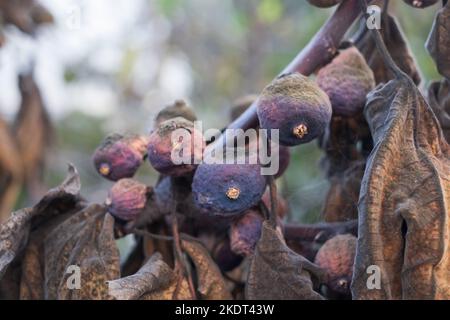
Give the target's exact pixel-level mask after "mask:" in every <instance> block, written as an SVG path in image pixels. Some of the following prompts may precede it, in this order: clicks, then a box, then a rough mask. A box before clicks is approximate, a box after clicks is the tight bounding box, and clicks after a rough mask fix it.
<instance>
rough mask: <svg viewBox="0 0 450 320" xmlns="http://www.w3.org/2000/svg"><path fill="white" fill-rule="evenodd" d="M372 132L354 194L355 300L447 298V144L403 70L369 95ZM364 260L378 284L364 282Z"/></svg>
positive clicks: (367, 111) (449, 152)
mask: <svg viewBox="0 0 450 320" xmlns="http://www.w3.org/2000/svg"><path fill="white" fill-rule="evenodd" d="M365 116H366V119H367V121H368V123H369V126H370V129H371V132H372V136H373V139H374V146H375V147H374V149H373V151H372V153H371V155H370V157H369V159H368V162H367V167H366V171H365V174H364V178H363V181H362V186H361V193H360V199H359V229H358V233H359V238H358V245H357V254H356V260H355V272H354V277H353V283H352V294H353V296H354V298H357V299H401V298H403V299H449V298H450V277H449V270H450V249H449V246H448V234H449V232H450V223H449V215H450V207H449V204H450V201H449V200H450V179H449V172H450V148H449V145H448V144H447V143H446V142H445V140H444V137H443V135H442V131H441V129H440V125H439V123H438V121H437V119H436V117H435V116H434V114H433V112H432V110H431V108H430V107H429V106H428V104H427V103H426V102H425V99H424V98H423V97H422V95H421V94H420V92H419V91H418V89H417V87H416V86H415V84H414V83H413V81H412V80H411V79H410V78H409V77H407V76H406V75H404V74H400V73H399V74H398V75H397V78H396V79H395V80H393V81H390V82H388V83H387V84H386V85H384V86H379V87H378V88H377V89H376V90H374V91H373V92H372V93H371V94H369V96H368V101H367V104H366V107H365ZM370 266H375V267H376V268H377V270H379V271H380V273H379V276H381V283H380V284H381V287H380V289H379V290H375V289H372V290H370V289H371V286H367V280H368V276H369V274H368V273H367V271H368V270H369V269H368V268H369V267H370Z"/></svg>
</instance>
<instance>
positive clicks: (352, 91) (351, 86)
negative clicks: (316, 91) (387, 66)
mask: <svg viewBox="0 0 450 320" xmlns="http://www.w3.org/2000/svg"><path fill="white" fill-rule="evenodd" d="M316 81H317V84H318V85H319V87H320V88H321V89H322V90H323V91H325V93H326V94H327V95H328V97H329V98H330V101H331V106H332V108H333V116H334V115H340V116H352V115H355V114H356V113H359V112H362V109H363V108H364V105H365V103H366V95H367V93H369V91H370V90H372V89H373V88H374V87H375V79H374V75H373V72H372V70H371V69H370V67H369V66H368V65H367V63H366V60H365V59H364V57H363V56H362V55H361V53H360V52H359V51H358V49H357V48H355V47H350V48H348V49H345V50H342V51H341V52H340V53H339V55H338V56H336V57H335V58H334V59H333V61H332V62H331V63H329V64H328V65H326V66H325V67H323V68H322V69H320V71H319V72H318V74H317V78H316Z"/></svg>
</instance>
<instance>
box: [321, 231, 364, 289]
mask: <svg viewBox="0 0 450 320" xmlns="http://www.w3.org/2000/svg"><path fill="white" fill-rule="evenodd" d="M356 241H357V240H356V237H355V236H353V235H351V234H343V235H337V236H335V237H333V238H331V239H330V240H328V241H326V242H325V243H324V244H323V246H322V247H321V248H320V249H319V251H318V252H317V255H316V258H315V260H314V263H315V264H317V265H318V266H319V267H320V268H322V269H324V270H325V272H326V276H325V284H326V285H327V287H328V288H329V289H330V290H331V291H333V292H336V293H338V294H341V295H344V296H347V297H348V296H350V295H351V294H350V283H351V280H352V275H353V263H354V260H355V254H356Z"/></svg>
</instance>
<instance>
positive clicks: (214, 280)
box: [181, 240, 232, 300]
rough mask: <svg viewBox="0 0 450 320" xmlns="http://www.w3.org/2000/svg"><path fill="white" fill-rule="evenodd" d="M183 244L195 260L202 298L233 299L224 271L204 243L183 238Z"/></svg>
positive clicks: (184, 248)
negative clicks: (221, 270) (223, 275)
mask: <svg viewBox="0 0 450 320" xmlns="http://www.w3.org/2000/svg"><path fill="white" fill-rule="evenodd" d="M181 246H182V248H183V250H185V251H186V253H187V254H188V255H189V257H190V258H191V259H192V261H193V262H194V265H195V269H196V272H197V279H198V288H197V290H198V292H200V294H201V296H202V299H204V300H231V298H232V297H231V293H230V292H229V290H228V288H227V286H226V284H225V280H224V279H223V277H222V273H221V272H220V270H219V267H218V266H217V265H216V263H215V262H214V261H213V260H212V258H211V256H210V254H209V252H208V250H207V249H206V248H205V247H204V246H203V244H201V243H200V242H197V241H194V240H193V241H188V240H182V241H181Z"/></svg>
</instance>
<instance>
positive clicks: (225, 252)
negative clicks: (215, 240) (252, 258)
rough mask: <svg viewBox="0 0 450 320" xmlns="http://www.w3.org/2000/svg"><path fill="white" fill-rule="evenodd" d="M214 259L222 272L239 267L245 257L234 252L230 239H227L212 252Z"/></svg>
mask: <svg viewBox="0 0 450 320" xmlns="http://www.w3.org/2000/svg"><path fill="white" fill-rule="evenodd" d="M212 256H213V259H214V261H215V262H216V264H217V266H218V267H219V269H220V271H222V272H230V271H232V270H234V269H235V268H237V267H238V266H239V265H240V264H241V262H242V260H243V257H242V256H241V255H238V254H236V253H234V252H233V251H232V250H231V248H230V241H229V240H228V239H225V240H224V241H223V242H222V243H220V244H219V245H218V246H217V248H216V249H215V250H214V252H213V253H212Z"/></svg>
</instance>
